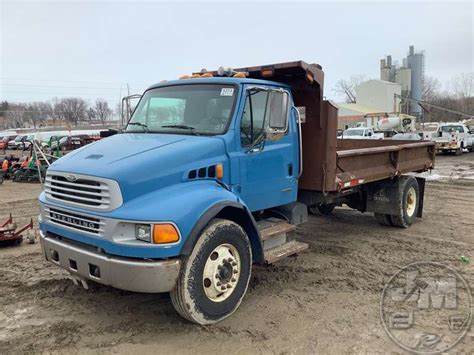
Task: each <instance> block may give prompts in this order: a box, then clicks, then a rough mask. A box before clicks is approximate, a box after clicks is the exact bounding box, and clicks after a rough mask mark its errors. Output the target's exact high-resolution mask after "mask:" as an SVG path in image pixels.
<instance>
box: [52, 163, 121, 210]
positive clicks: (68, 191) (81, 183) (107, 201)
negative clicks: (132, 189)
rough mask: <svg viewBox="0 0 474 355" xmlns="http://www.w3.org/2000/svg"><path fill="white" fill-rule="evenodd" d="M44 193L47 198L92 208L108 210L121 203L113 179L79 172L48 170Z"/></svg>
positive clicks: (118, 190) (118, 191) (116, 185)
mask: <svg viewBox="0 0 474 355" xmlns="http://www.w3.org/2000/svg"><path fill="white" fill-rule="evenodd" d="M45 193H46V196H47V197H48V198H49V199H53V200H56V201H58V202H62V203H64V204H68V205H72V206H77V207H83V208H88V209H93V210H102V211H108V210H111V209H114V208H117V207H119V206H120V205H121V204H122V198H121V194H120V189H119V187H118V184H117V183H116V182H115V181H113V180H108V179H103V178H96V177H91V176H84V175H79V174H66V173H59V172H48V174H47V175H46V182H45Z"/></svg>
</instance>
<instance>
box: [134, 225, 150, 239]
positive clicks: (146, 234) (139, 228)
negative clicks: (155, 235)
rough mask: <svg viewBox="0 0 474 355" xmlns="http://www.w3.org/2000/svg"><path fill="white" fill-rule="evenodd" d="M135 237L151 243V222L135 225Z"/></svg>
mask: <svg viewBox="0 0 474 355" xmlns="http://www.w3.org/2000/svg"><path fill="white" fill-rule="evenodd" d="M135 238H137V239H138V240H142V241H144V242H148V243H151V226H150V225H149V224H137V225H136V226H135Z"/></svg>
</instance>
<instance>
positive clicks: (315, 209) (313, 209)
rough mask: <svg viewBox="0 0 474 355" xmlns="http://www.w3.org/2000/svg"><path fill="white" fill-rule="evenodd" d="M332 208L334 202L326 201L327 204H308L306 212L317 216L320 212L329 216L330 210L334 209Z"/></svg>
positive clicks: (334, 206)
mask: <svg viewBox="0 0 474 355" xmlns="http://www.w3.org/2000/svg"><path fill="white" fill-rule="evenodd" d="M334 208H336V204H335V203H328V204H322V205H317V206H309V207H308V212H309V213H310V214H312V215H314V216H317V215H320V214H322V215H324V216H329V215H331V214H332V211H334Z"/></svg>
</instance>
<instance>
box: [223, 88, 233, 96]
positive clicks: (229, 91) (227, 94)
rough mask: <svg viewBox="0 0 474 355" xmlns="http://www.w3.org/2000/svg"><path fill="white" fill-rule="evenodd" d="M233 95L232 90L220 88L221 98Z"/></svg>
mask: <svg viewBox="0 0 474 355" xmlns="http://www.w3.org/2000/svg"><path fill="white" fill-rule="evenodd" d="M232 95H234V88H222V89H221V96H232Z"/></svg>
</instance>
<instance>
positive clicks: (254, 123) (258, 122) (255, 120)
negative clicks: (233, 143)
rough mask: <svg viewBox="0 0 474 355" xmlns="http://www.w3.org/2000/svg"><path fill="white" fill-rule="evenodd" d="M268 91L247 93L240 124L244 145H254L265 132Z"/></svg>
mask: <svg viewBox="0 0 474 355" xmlns="http://www.w3.org/2000/svg"><path fill="white" fill-rule="evenodd" d="M267 100H268V92H266V91H258V92H251V93H250V94H249V95H247V99H246V102H245V109H244V113H243V116H242V121H241V124H240V141H241V144H242V146H243V147H248V146H250V145H252V144H253V143H254V142H255V141H256V140H257V139H259V138H260V137H261V135H262V134H264V132H265V114H266V107H267Z"/></svg>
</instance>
